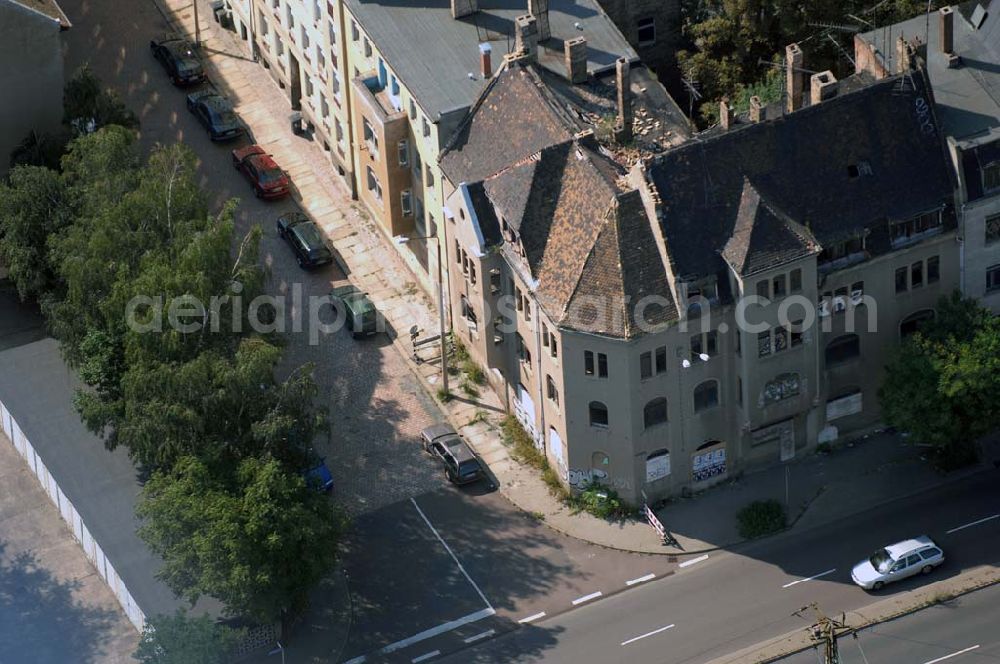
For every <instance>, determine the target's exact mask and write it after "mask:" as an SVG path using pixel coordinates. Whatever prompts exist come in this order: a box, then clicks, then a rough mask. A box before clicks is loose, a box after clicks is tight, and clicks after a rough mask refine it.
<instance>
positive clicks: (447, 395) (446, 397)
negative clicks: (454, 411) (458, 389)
mask: <svg viewBox="0 0 1000 664" xmlns="http://www.w3.org/2000/svg"><path fill="white" fill-rule="evenodd" d="M437 398H438V399H440V400H441V403H448V402H449V401H451V400H452V399H454V398H455V395H454V394H452V393H451V392H450V391H449V390H446V389H444V388H443V387H439V388H438V391H437Z"/></svg>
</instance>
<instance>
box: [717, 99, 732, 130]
mask: <svg viewBox="0 0 1000 664" xmlns="http://www.w3.org/2000/svg"><path fill="white" fill-rule="evenodd" d="M719 122H721V123H722V128H723V129H724V130H726V131H729V128H730V127H731V126H732V124H733V107H732V106H730V105H729V97H723V98H722V101H720V102H719Z"/></svg>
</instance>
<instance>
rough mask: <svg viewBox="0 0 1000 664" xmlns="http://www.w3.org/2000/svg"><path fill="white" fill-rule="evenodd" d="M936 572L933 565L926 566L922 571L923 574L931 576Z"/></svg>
mask: <svg viewBox="0 0 1000 664" xmlns="http://www.w3.org/2000/svg"><path fill="white" fill-rule="evenodd" d="M933 571H934V566H933V565H924V567H923V569H921V570H920V573H921V574H930V573H931V572H933Z"/></svg>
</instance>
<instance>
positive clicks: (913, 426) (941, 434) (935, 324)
mask: <svg viewBox="0 0 1000 664" xmlns="http://www.w3.org/2000/svg"><path fill="white" fill-rule="evenodd" d="M998 389H1000V319H997V318H995V317H994V316H992V315H991V314H990V312H989V311H987V310H985V309H983V308H981V307H980V306H979V305H978V304H977V303H976V302H975V301H974V300H970V299H964V298H962V297H961V295H960V294H958V293H955V294H953V295H952V296H951V297H948V298H942V300H941V301H940V303H939V305H938V308H937V317H936V318H935V320H933V321H930V322H928V323H927V324H925V325H924V326H923V327H922V328H921V329H920V331H919V332H918V333H917V334H915V335H913V336H911V337H910V338H908V339H907V340H906V342H905V343H904V344H903V345H902V346H901V347H900V348H899V349H898V350H897V351H896V353H895V354H894V355H893V356H892V358H891V360H890V362H889V365H888V367H887V370H886V379H885V382H884V383H883V385H882V388H881V389H880V390H879V401H880V403H881V406H882V412H883V415H884V417H885V419H886V421H887V422H888V423H889V424H891V425H892V426H894V427H897V428H899V429H901V430H904V431H908V432H910V434H911V435H913V436H914V438H915V439H916V440H918V441H921V442H924V443H928V444H931V445H934V446H935V447H936V448H937V454H938V460H939V463H940V465H941V466H942V467H945V468H953V467H957V466H961V465H964V464H967V463H969V462H971V461H972V460H974V459H975V441H976V440H977V439H978V438H979V437H981V436H983V435H985V434H987V433H989V432H991V431H993V430H994V429H996V428H997V427H998V426H1000V403H998V402H997V399H996V393H997V390H998Z"/></svg>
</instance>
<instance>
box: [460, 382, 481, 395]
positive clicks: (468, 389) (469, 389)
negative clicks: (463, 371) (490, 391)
mask: <svg viewBox="0 0 1000 664" xmlns="http://www.w3.org/2000/svg"><path fill="white" fill-rule="evenodd" d="M459 387H460V388H461V390H462V391H463V392H465V394H466V396H468V397H469V398H471V399H475V398H477V397H478V396H479V389H478V388H477V387H476V386H475V385H473V384H472V383H471V382H470V381H469V380H467V379H464V378H463V379H462V384H461V385H460V386H459Z"/></svg>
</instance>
